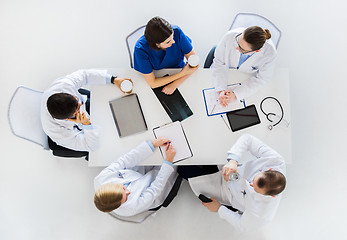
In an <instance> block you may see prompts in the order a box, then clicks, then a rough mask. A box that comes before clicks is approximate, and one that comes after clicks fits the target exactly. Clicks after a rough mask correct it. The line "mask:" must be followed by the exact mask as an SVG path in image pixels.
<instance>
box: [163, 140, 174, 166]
mask: <svg viewBox="0 0 347 240" xmlns="http://www.w3.org/2000/svg"><path fill="white" fill-rule="evenodd" d="M175 155H176V150H175V149H174V147H173V146H172V144H171V142H168V143H167V144H166V149H165V156H166V160H167V161H169V162H171V163H172V162H173V159H174V157H175Z"/></svg>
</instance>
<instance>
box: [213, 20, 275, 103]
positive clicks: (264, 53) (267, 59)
mask: <svg viewBox="0 0 347 240" xmlns="http://www.w3.org/2000/svg"><path fill="white" fill-rule="evenodd" d="M270 38H271V33H270V31H269V30H268V29H262V28H261V27H258V26H253V27H249V28H247V29H245V28H237V29H233V30H231V31H229V32H227V33H226V35H225V36H224V37H223V39H222V40H221V41H220V42H219V44H218V46H217V47H216V51H215V54H214V59H213V64H212V69H213V84H214V87H215V89H216V91H217V92H218V93H219V103H220V104H221V105H223V106H227V105H228V103H230V102H231V101H235V100H236V99H237V100H242V99H244V98H246V97H248V96H250V95H252V94H254V93H255V92H256V91H258V90H259V89H260V88H261V87H262V86H263V85H264V84H265V83H267V82H268V81H269V80H270V79H271V77H272V74H273V70H274V67H275V59H276V55H277V51H276V47H275V45H274V44H273V43H272V41H271V39H270ZM228 69H238V70H240V71H242V72H246V73H251V74H252V76H251V77H250V78H249V79H247V80H246V81H244V82H241V85H240V86H237V87H236V88H235V89H233V90H232V91H230V90H229V89H228V87H227V84H228V74H227V73H228Z"/></svg>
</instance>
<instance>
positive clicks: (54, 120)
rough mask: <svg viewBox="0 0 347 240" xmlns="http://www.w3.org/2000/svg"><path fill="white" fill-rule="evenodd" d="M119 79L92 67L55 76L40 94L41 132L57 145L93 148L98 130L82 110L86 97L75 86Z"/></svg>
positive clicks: (83, 148)
mask: <svg viewBox="0 0 347 240" xmlns="http://www.w3.org/2000/svg"><path fill="white" fill-rule="evenodd" d="M122 80H124V79H121V78H116V77H114V76H112V75H110V74H107V71H106V70H93V69H90V70H78V71H76V72H74V73H72V74H69V75H67V76H65V77H62V78H59V79H57V80H55V81H54V82H53V83H52V85H51V86H50V87H49V88H48V89H47V90H46V91H45V92H44V93H43V96H42V102H41V122H42V127H43V130H44V132H45V133H46V134H47V135H48V136H49V137H50V138H51V139H52V140H53V141H54V142H55V143H56V144H57V145H59V146H63V147H65V148H68V149H72V150H76V151H88V152H89V151H94V150H95V149H96V148H97V146H98V130H97V127H96V126H94V125H93V124H92V122H91V121H90V118H89V115H88V113H87V112H86V108H85V103H86V101H87V97H86V96H85V95H81V94H80V93H79V92H78V90H79V89H80V88H81V87H82V86H84V85H91V84H105V83H118V82H120V81H122ZM117 86H119V84H118V85H117Z"/></svg>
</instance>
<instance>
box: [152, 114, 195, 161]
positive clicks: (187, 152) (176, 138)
mask: <svg viewBox="0 0 347 240" xmlns="http://www.w3.org/2000/svg"><path fill="white" fill-rule="evenodd" d="M153 133H154V136H155V138H159V137H163V138H167V139H169V140H170V141H171V144H172V146H173V147H174V148H175V150H176V155H175V157H174V160H173V163H177V162H180V161H182V160H185V159H187V158H190V157H192V156H193V153H192V150H191V149H190V146H189V143H188V139H187V137H186V135H185V133H184V130H183V127H182V125H181V123H180V122H179V121H176V122H173V123H169V124H166V125H163V126H160V127H156V128H154V129H153ZM165 149H166V146H163V147H160V151H161V154H162V155H163V158H164V159H165V157H166V155H165Z"/></svg>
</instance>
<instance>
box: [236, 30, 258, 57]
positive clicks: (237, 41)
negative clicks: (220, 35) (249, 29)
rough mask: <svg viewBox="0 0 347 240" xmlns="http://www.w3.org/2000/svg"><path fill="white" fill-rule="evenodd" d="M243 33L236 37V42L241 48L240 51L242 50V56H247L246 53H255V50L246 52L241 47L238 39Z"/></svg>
mask: <svg viewBox="0 0 347 240" xmlns="http://www.w3.org/2000/svg"><path fill="white" fill-rule="evenodd" d="M241 34H242V33H239V34H237V35H236V36H235V41H236V43H237V46H238V47H239V49H240V51H241V53H242V54H246V53H250V52H254V50H251V51H245V50H244V49H243V48H242V47H241V46H240V43H239V40H238V38H239V36H240V35H241Z"/></svg>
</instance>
